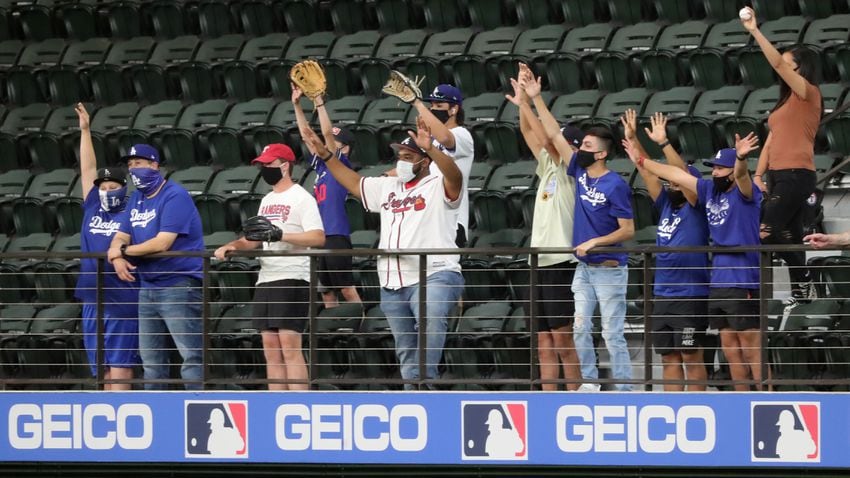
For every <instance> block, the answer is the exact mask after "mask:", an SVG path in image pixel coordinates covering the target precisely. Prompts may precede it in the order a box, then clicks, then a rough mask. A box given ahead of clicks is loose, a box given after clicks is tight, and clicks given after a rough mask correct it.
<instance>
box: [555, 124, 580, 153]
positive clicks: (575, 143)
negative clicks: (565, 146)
mask: <svg viewBox="0 0 850 478" xmlns="http://www.w3.org/2000/svg"><path fill="white" fill-rule="evenodd" d="M561 134H562V135H564V138H566V140H567V143H569V144H570V146H572V147H573V148H578V147H580V146H581V142H582V141H583V140H584V137H585V136H586V134H585V132H584V131H582V130H580V129H579V128H576V127H575V126H572V125H564V126H562V127H561Z"/></svg>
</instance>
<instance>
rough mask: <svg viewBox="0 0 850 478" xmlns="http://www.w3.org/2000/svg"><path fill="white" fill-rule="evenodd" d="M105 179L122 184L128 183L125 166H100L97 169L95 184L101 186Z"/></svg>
mask: <svg viewBox="0 0 850 478" xmlns="http://www.w3.org/2000/svg"><path fill="white" fill-rule="evenodd" d="M104 181H114V182H116V183H118V184H120V185H122V186H126V185H127V173H125V172H124V169H123V168H100V169H98V170H97V177H96V178H95V180H94V185H95V186H100V183H102V182H104Z"/></svg>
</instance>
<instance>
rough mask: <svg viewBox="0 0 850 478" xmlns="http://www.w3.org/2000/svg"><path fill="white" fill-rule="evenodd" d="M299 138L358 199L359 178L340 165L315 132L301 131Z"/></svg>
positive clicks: (340, 162) (305, 129) (308, 129)
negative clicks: (302, 139)
mask: <svg viewBox="0 0 850 478" xmlns="http://www.w3.org/2000/svg"><path fill="white" fill-rule="evenodd" d="M301 137H302V138H304V141H306V142H307V147H308V148H310V150H311V151H315V154H316V156H318V157H319V159H320V160H322V161H324V162H325V165H327V167H328V171H330V172H331V175H332V176H333V177H334V178H335V179H336V180H337V182H339V183H340V184H342V186H343V187H344V188H345V189H347V190H348V192H350V193H351V194H352V195H353V196H354V197H356V198H358V199H360V178H361V176H360V175H359V174H357V173H356V172H354V170H352V169H351V168H349V167H348V166H346V165H344V164H342V161H340V160H339V158H337V157H336V155H334V154H333V153H332V152H331V151H330V150H329V149H328V148H327V147H326V146H325V145H324V143H322V140H321V138H319V136H318V135H317V134H316V132H315V131H313V130H311V129H310V128H309V127H308V128H302V129H301Z"/></svg>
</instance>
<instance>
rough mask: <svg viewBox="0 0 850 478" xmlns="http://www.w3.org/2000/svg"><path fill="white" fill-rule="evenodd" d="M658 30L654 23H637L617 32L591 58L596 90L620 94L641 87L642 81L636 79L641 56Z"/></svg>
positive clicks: (652, 42)
mask: <svg viewBox="0 0 850 478" xmlns="http://www.w3.org/2000/svg"><path fill="white" fill-rule="evenodd" d="M659 31H660V27H659V26H658V25H657V24H655V23H638V24H636V25H629V26H625V27H623V28H620V29H619V30H617V31H616V32H615V33H614V36H613V37H612V38H611V42H610V43H609V44H608V47H607V48H606V50H604V51H601V52H599V53H597V54H596V55H595V56H594V58H593V68H594V73H595V75H596V83H597V84H598V85H599V88H600V89H602V90H605V91H621V90H623V89H626V88H628V87H633V86H640V85H641V84H643V81H642V80H643V78H642V77H641V78H639V77H638V72H639V69H638V66H639V65H638V63H639V60H640V54H641V53H643V52H644V51H647V50H650V49H651V48H652V47H653V46H654V45H655V39H656V38H657V37H658V32H659Z"/></svg>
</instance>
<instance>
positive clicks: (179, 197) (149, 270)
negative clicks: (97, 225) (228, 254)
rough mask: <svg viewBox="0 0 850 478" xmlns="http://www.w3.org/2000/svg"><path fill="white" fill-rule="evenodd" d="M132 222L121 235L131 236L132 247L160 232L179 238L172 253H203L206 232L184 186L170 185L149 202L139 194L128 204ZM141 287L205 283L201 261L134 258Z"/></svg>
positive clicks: (196, 258) (181, 258)
mask: <svg viewBox="0 0 850 478" xmlns="http://www.w3.org/2000/svg"><path fill="white" fill-rule="evenodd" d="M127 209H128V210H129V215H130V218H129V221H127V222H123V223H122V224H121V232H124V233H127V234H129V235H130V244H141V243H143V242H145V241H147V240H149V239H153V238H154V237H156V235H157V234H159V233H160V232H172V233H176V234H177V238H176V239H175V240H174V243H173V244H172V245H171V248H170V249H169V251H203V250H204V230H203V228H202V226H201V216H200V215H198V210H197V209H196V208H195V203H194V202H192V197H191V196H189V193H188V192H187V191H186V190H185V189H183V187H182V186H180V185H179V184H176V183H174V182H172V181H166V182H165V184H164V185H163V186H162V189H160V190H159V193H157V195H156V196H154V197H152V198H146V197H145V195H144V194H142V192H141V191H139V190H136V191H134V192H133V194H132V195H131V196H130V200H129V201H128V202H127ZM133 262H134V263H135V264H136V266H137V269H136V272H137V273H138V274H139V278H140V282H141V284H140V287H168V286H170V285H174V284H176V283H177V282H180V281H181V280H183V279H185V278H186V277H195V278H197V279H203V272H202V271H203V258H201V257H156V258H145V257H136V258H133Z"/></svg>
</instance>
